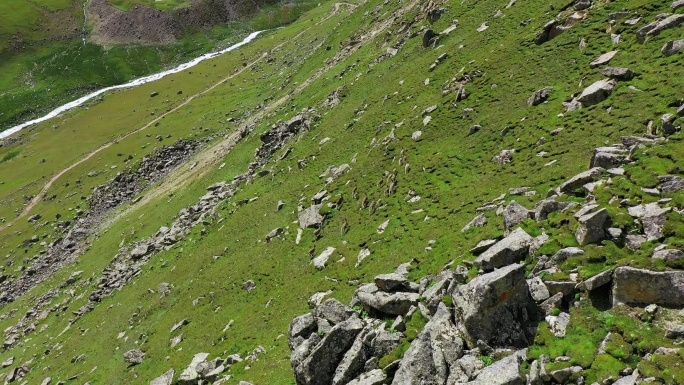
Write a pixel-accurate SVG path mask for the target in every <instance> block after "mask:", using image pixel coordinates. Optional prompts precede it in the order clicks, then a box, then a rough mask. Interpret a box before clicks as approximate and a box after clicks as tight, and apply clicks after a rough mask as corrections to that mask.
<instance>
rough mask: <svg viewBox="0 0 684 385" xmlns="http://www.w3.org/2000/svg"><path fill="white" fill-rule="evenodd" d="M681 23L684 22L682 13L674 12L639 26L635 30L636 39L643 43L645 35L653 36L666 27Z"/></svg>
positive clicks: (676, 25)
mask: <svg viewBox="0 0 684 385" xmlns="http://www.w3.org/2000/svg"><path fill="white" fill-rule="evenodd" d="M682 23H684V15H682V14H674V15H671V16H668V17H666V18H664V19H662V20H658V21H655V22H653V23H651V24H648V25H646V26H644V27H642V28H640V29H639V30H638V31H637V32H636V35H637V40H639V41H640V42H642V43H643V42H644V41H645V40H646V37H648V36H655V35H657V34H659V33H660V32H662V31H664V30H666V29H670V28H674V27H678V26H679V25H681V24H682Z"/></svg>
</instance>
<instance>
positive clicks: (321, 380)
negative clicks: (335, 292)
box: [293, 317, 364, 385]
mask: <svg viewBox="0 0 684 385" xmlns="http://www.w3.org/2000/svg"><path fill="white" fill-rule="evenodd" d="M363 328H364V325H363V322H362V321H361V319H359V318H357V317H352V318H350V319H348V320H346V321H344V322H341V323H339V324H337V325H335V326H334V327H333V328H332V329H330V332H328V333H327V334H326V335H325V337H323V339H322V340H321V341H320V342H318V344H317V345H316V346H315V347H314V348H313V349H312V351H311V353H310V354H309V355H308V357H306V358H305V359H304V360H303V361H302V362H301V363H299V364H298V365H297V366H295V367H294V375H295V379H296V380H297V384H299V385H317V384H329V383H331V381H332V378H333V376H334V375H335V370H336V369H337V366H338V365H339V363H340V361H342V358H343V357H344V355H345V353H346V352H347V351H348V350H349V348H351V346H352V344H353V343H354V340H355V339H356V336H357V335H358V334H359V333H360V332H361V330H363ZM293 364H294V362H293Z"/></svg>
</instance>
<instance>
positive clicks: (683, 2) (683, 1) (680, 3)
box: [670, 0, 684, 11]
mask: <svg viewBox="0 0 684 385" xmlns="http://www.w3.org/2000/svg"><path fill="white" fill-rule="evenodd" d="M670 7H671V8H672V10H673V11H676V10H677V9H679V8H680V7H684V0H675V1H673V2H672V5H671V6H670Z"/></svg>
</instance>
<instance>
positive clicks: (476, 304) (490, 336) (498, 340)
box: [452, 264, 531, 347]
mask: <svg viewBox="0 0 684 385" xmlns="http://www.w3.org/2000/svg"><path fill="white" fill-rule="evenodd" d="M452 298H453V300H454V305H455V306H456V308H457V309H458V310H457V311H456V312H455V313H456V314H455V319H456V322H457V325H459V326H458V327H459V329H461V332H462V334H463V336H464V338H465V340H466V341H467V343H468V346H471V347H473V346H475V343H476V341H477V340H482V341H484V342H485V343H487V344H488V345H490V346H492V347H501V346H521V347H522V346H527V345H528V343H529V341H530V340H529V336H528V335H526V330H525V327H524V324H523V323H524V322H525V319H526V313H527V311H526V307H527V306H528V305H529V304H531V298H530V295H529V291H528V288H527V282H526V281H525V267H524V265H521V264H513V265H509V266H506V267H503V268H501V269H498V270H495V271H493V272H491V273H488V274H484V275H481V276H479V277H476V278H474V279H473V280H471V281H470V282H469V283H468V284H466V285H462V286H458V287H457V288H455V290H454V292H453V293H452Z"/></svg>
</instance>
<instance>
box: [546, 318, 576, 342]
mask: <svg viewBox="0 0 684 385" xmlns="http://www.w3.org/2000/svg"><path fill="white" fill-rule="evenodd" d="M546 322H548V323H549V327H550V328H551V332H552V333H553V335H555V336H556V337H565V333H566V331H567V329H568V325H569V324H570V314H568V313H560V314H558V316H553V315H547V316H546Z"/></svg>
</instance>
